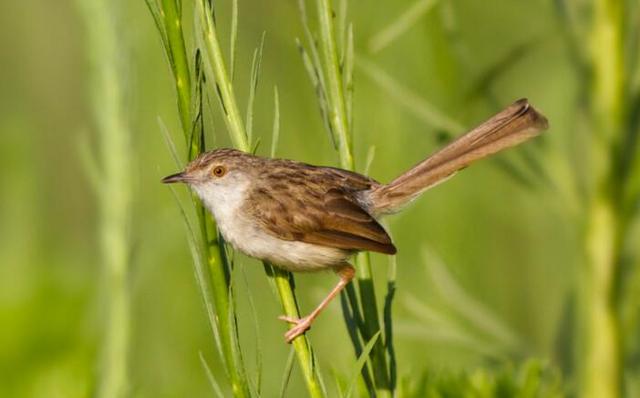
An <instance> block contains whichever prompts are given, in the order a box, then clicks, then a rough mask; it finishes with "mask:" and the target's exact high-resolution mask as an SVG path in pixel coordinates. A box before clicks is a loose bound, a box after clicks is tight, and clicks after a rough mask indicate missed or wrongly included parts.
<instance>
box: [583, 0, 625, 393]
mask: <svg viewBox="0 0 640 398" xmlns="http://www.w3.org/2000/svg"><path fill="white" fill-rule="evenodd" d="M593 6H594V8H593V10H594V14H593V15H594V20H593V27H592V32H591V42H590V44H591V53H590V54H591V58H590V59H591V64H592V68H593V86H592V98H591V106H592V109H591V110H592V117H593V126H594V127H595V129H596V131H595V133H596V134H595V135H594V140H593V152H594V154H595V162H594V163H595V166H594V170H592V175H593V176H594V180H595V186H594V190H595V193H594V197H593V199H592V200H591V204H590V206H589V207H588V213H587V214H586V217H587V231H586V242H585V244H586V255H587V272H586V277H587V283H586V285H587V287H588V293H587V295H588V298H587V302H586V304H587V305H586V309H587V315H586V317H587V319H586V326H587V332H586V334H587V335H586V347H585V348H586V349H585V358H584V359H585V361H584V372H583V374H582V396H584V397H592V398H596V397H598V398H616V397H619V396H620V395H621V392H622V379H623V377H622V369H623V361H622V347H621V335H620V320H619V316H618V311H617V292H616V289H617V286H618V281H617V278H618V277H619V274H620V271H619V267H620V259H621V250H622V244H621V241H622V240H623V237H624V234H625V228H624V226H623V224H624V223H622V222H621V221H622V219H621V218H620V217H621V216H620V215H621V214H622V209H621V206H622V201H621V200H620V195H621V192H622V191H623V189H622V184H623V181H621V180H620V178H619V175H618V167H617V162H619V157H620V143H621V141H622V140H621V138H622V137H623V136H624V132H623V118H624V114H625V102H624V101H625V98H626V96H625V92H624V85H625V83H624V82H625V70H624V57H623V48H624V45H623V40H624V38H623V26H624V25H623V17H624V2H623V1H621V0H613V1H611V0H594V3H593ZM602 148H604V149H602Z"/></svg>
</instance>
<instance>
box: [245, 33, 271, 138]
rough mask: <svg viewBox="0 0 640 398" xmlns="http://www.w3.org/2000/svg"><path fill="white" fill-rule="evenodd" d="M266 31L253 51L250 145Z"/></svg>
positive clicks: (248, 121) (246, 124) (246, 122)
mask: <svg viewBox="0 0 640 398" xmlns="http://www.w3.org/2000/svg"><path fill="white" fill-rule="evenodd" d="M265 35H266V32H264V31H263V32H262V36H261V38H260V45H259V46H258V48H256V49H255V50H254V51H253V60H252V61H251V82H250V84H249V99H248V103H247V116H246V121H245V126H246V131H247V139H248V140H249V146H251V142H252V141H253V107H254V101H255V97H256V91H257V90H258V82H259V81H260V70H261V69H262V51H263V49H264V38H265Z"/></svg>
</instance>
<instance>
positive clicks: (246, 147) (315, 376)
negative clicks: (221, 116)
mask: <svg viewBox="0 0 640 398" xmlns="http://www.w3.org/2000/svg"><path fill="white" fill-rule="evenodd" d="M197 3H198V11H199V12H200V15H201V18H202V19H201V22H202V27H203V32H204V36H205V40H204V46H205V49H206V53H207V57H206V59H207V60H208V61H209V62H205V64H206V65H207V67H208V73H209V74H210V75H211V76H213V77H214V78H215V82H216V85H217V89H218V93H219V97H220V102H221V105H222V108H223V112H224V113H225V123H226V125H227V128H228V130H229V135H230V137H231V140H232V141H233V145H234V146H235V147H236V148H238V149H240V150H241V151H244V152H250V151H251V148H250V143H249V140H248V136H247V132H246V129H245V126H244V124H243V121H242V117H241V116H240V110H239V107H238V104H237V101H236V98H235V95H234V92H233V86H232V82H231V79H230V78H229V75H228V73H227V69H226V66H225V63H224V58H223V55H222V50H221V48H220V42H219V40H218V35H217V31H216V28H215V23H214V21H213V18H212V15H211V10H210V9H209V7H208V6H206V5H205V4H204V1H202V0H201V1H198V2H197ZM265 267H266V268H267V269H268V268H271V266H270V265H269V264H266V263H265ZM271 277H272V278H274V282H275V284H276V286H277V289H278V295H279V298H280V301H281V303H282V307H283V309H284V312H285V314H286V315H287V316H289V317H294V318H299V317H300V314H299V311H298V305H297V302H296V298H295V294H294V291H293V284H292V281H293V276H292V275H291V274H290V273H289V272H286V271H283V270H281V269H279V268H277V267H274V272H273V275H272V276H271ZM293 346H294V349H295V351H296V355H297V358H298V363H299V365H300V368H301V369H302V373H303V375H304V378H305V382H306V385H307V390H308V392H309V395H310V396H311V397H314V398H320V397H324V396H325V394H324V392H323V390H322V385H321V382H320V376H319V373H318V371H317V368H316V366H315V360H314V355H313V350H312V348H311V345H310V343H309V341H308V339H307V337H306V335H302V336H300V337H298V338H296V339H295V340H294V342H293Z"/></svg>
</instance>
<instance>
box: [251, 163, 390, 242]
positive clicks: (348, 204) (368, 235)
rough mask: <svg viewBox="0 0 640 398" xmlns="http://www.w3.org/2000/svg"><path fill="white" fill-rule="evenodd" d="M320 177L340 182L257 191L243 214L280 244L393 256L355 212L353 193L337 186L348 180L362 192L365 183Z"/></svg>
mask: <svg viewBox="0 0 640 398" xmlns="http://www.w3.org/2000/svg"><path fill="white" fill-rule="evenodd" d="M324 172H325V173H329V174H334V175H335V177H338V178H337V180H340V181H336V179H331V178H330V179H326V178H325V179H322V181H327V180H328V181H332V183H331V184H327V183H326V182H322V183H318V182H317V181H318V180H315V183H314V180H313V178H310V179H309V180H308V181H310V183H301V184H282V183H281V184H277V183H275V184H270V185H268V186H267V185H263V186H261V187H258V188H256V189H254V190H253V191H252V192H251V193H250V194H249V197H248V200H247V201H246V205H247V206H249V207H250V208H249V209H247V210H248V211H250V212H251V213H252V214H253V216H254V217H255V219H256V220H258V222H259V223H260V225H261V226H262V227H263V229H264V230H265V231H267V232H268V233H269V234H271V235H273V236H275V237H277V238H280V239H283V240H289V241H300V242H306V243H311V244H316V245H321V246H328V247H335V248H339V249H345V250H351V251H359V250H368V251H374V252H380V253H385V254H395V253H396V248H395V246H394V245H393V243H392V242H391V238H390V237H389V235H388V234H387V232H386V231H385V230H384V228H383V227H382V226H381V225H380V224H379V223H378V222H377V221H376V220H375V219H374V218H373V217H372V216H371V215H370V214H369V213H367V212H366V211H365V210H364V209H363V208H362V207H361V205H360V203H358V200H357V199H356V198H355V196H354V192H353V191H350V190H347V189H345V188H343V184H341V182H346V180H349V182H351V184H353V183H355V182H358V183H359V184H361V185H363V186H362V188H365V185H366V182H365V180H364V179H366V177H364V176H362V177H361V178H356V177H357V176H359V175H357V174H355V173H351V172H346V171H343V170H340V169H331V168H325V170H324ZM367 181H368V184H371V180H367ZM336 182H338V183H337V184H336ZM327 185H330V186H327Z"/></svg>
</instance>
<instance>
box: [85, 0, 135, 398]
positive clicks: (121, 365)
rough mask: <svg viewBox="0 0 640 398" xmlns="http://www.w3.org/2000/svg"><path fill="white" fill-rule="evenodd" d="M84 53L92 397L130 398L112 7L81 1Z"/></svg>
mask: <svg viewBox="0 0 640 398" xmlns="http://www.w3.org/2000/svg"><path fill="white" fill-rule="evenodd" d="M78 6H79V7H80V9H81V10H82V12H83V16H84V18H85V20H86V28H87V33H88V34H87V49H88V53H89V54H90V57H91V62H92V64H93V66H94V68H93V70H94V71H95V73H94V74H93V75H92V84H91V87H92V94H93V95H92V99H93V110H94V117H95V119H96V125H97V127H98V137H99V145H100V156H99V161H100V166H101V172H102V174H101V175H100V177H101V179H100V181H97V184H96V186H97V187H99V191H98V192H96V194H97V195H98V209H99V212H100V231H99V232H100V246H101V251H102V260H103V267H104V269H103V271H104V277H105V280H106V284H105V286H104V289H105V291H104V294H105V296H106V303H107V315H106V322H105V325H104V334H103V341H102V358H101V367H100V373H99V377H100V380H99V382H98V388H97V391H96V396H97V397H105V398H107V397H108V398H114V397H116V398H117V397H126V396H128V395H129V385H128V384H129V375H128V372H129V364H128V357H129V337H130V315H131V308H130V295H129V286H128V275H129V266H130V264H129V259H130V246H129V243H128V242H129V241H130V239H129V223H130V215H131V195H132V184H131V166H130V165H131V159H132V156H131V142H130V136H131V134H130V130H129V126H128V125H127V123H126V117H125V115H124V113H125V112H124V106H123V93H122V89H123V87H124V83H123V78H122V75H121V74H120V73H119V72H121V70H122V68H121V67H120V66H121V65H120V64H119V60H120V59H122V54H121V48H122V47H121V45H120V42H119V39H120V37H119V35H118V33H117V32H118V31H117V27H116V25H115V23H114V21H116V20H117V18H116V14H117V12H116V11H117V9H116V6H115V5H113V3H112V2H110V1H108V0H82V1H78Z"/></svg>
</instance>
